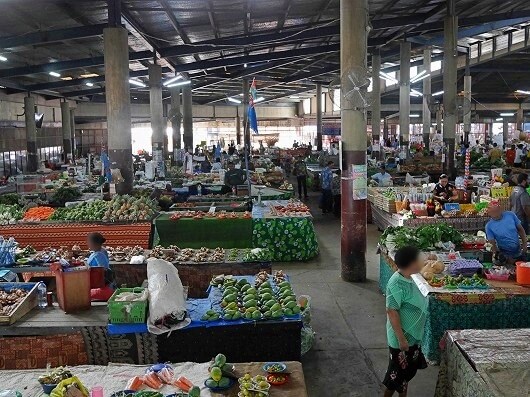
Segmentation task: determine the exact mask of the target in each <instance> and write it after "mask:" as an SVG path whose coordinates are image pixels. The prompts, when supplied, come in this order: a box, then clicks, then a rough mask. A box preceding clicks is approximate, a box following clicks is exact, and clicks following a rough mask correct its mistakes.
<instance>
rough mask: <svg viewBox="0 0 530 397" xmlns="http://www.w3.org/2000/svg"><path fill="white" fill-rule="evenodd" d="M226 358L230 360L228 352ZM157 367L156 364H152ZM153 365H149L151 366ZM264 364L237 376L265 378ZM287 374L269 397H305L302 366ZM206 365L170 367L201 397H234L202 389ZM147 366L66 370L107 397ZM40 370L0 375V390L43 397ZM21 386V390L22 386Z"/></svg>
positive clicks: (241, 368) (246, 365)
mask: <svg viewBox="0 0 530 397" xmlns="http://www.w3.org/2000/svg"><path fill="white" fill-rule="evenodd" d="M226 353H227V358H228V359H229V360H230V358H231V357H230V355H229V352H226ZM153 363H157V362H153ZM150 364H152V363H150ZM264 364H265V362H243V363H237V364H235V365H236V375H238V376H243V375H244V374H245V373H249V374H251V375H253V376H254V375H265V372H264V371H263V369H262V367H263V365H264ZM286 364H287V368H288V370H289V372H291V374H290V376H289V381H288V382H287V383H286V384H285V385H282V386H279V387H275V386H272V387H271V389H270V392H269V396H270V397H280V396H283V397H307V390H306V386H305V379H304V373H303V370H302V364H301V363H300V362H297V361H288V362H286ZM208 365H209V363H208V362H205V363H200V364H199V363H196V362H181V363H172V364H171V366H172V367H173V369H174V371H175V375H176V376H181V375H182V376H185V377H186V378H188V379H189V380H190V381H191V382H192V383H193V384H194V385H197V386H199V387H200V388H201V397H209V396H211V397H215V396H227V397H236V396H237V393H238V391H239V388H238V386H237V383H236V385H234V386H233V387H232V388H231V389H230V390H229V391H228V392H224V393H222V394H218V393H213V392H210V390H209V389H207V388H206V387H205V386H204V381H205V380H206V379H207V378H208ZM146 367H147V366H146V365H141V366H139V365H130V364H117V363H109V365H108V366H99V365H80V366H74V367H71V368H69V369H70V371H71V372H72V374H74V375H75V376H77V377H78V378H79V379H80V380H81V382H82V383H83V384H84V386H85V387H87V388H88V389H89V390H90V389H91V388H92V387H94V386H101V387H103V390H104V395H105V396H106V397H107V396H110V395H111V393H113V392H116V391H120V390H123V389H124V388H125V385H126V384H127V382H128V380H129V379H130V378H132V377H133V376H137V375H143V374H144V372H145V370H146ZM42 372H43V371H42V370H25V371H20V370H16V371H1V372H0V389H11V390H20V391H21V392H23V393H24V394H23V395H24V397H40V396H42V388H41V386H40V385H39V383H38V382H37V378H38V377H39V376H40V375H42ZM21 385H23V386H21ZM160 391H161V392H162V394H164V395H168V394H173V393H175V392H176V391H177V389H176V388H175V387H173V386H163V388H162V389H160Z"/></svg>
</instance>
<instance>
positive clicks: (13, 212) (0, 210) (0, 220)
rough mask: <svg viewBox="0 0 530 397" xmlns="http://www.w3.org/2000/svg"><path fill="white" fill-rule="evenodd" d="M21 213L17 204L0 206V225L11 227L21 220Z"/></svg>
mask: <svg viewBox="0 0 530 397" xmlns="http://www.w3.org/2000/svg"><path fill="white" fill-rule="evenodd" d="M22 215H23V211H22V209H20V207H19V206H18V204H14V205H9V204H0V225H12V224H15V223H17V221H18V220H20V219H22Z"/></svg>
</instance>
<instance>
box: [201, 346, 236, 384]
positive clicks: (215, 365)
mask: <svg viewBox="0 0 530 397" xmlns="http://www.w3.org/2000/svg"><path fill="white" fill-rule="evenodd" d="M209 372H210V377H209V378H208V379H206V381H205V382H204V384H205V385H206V387H208V388H209V389H212V390H215V389H228V388H229V387H230V386H231V385H232V383H233V382H232V380H231V379H230V378H229V376H234V375H233V372H234V366H233V365H232V364H228V363H227V362H226V356H225V355H224V354H218V355H217V356H215V358H214V359H213V361H212V362H211V364H210V368H209Z"/></svg>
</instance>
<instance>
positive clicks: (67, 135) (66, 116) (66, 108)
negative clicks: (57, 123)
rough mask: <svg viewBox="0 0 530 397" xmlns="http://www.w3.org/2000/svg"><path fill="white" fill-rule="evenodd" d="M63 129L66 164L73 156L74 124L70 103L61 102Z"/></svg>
mask: <svg viewBox="0 0 530 397" xmlns="http://www.w3.org/2000/svg"><path fill="white" fill-rule="evenodd" d="M61 129H62V131H63V153H64V162H65V163H66V162H67V161H68V157H71V156H72V131H71V129H72V123H71V122H70V105H69V104H68V102H66V101H65V102H61Z"/></svg>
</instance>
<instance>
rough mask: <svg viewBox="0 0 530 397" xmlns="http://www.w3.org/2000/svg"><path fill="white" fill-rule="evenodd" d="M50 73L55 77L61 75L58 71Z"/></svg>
mask: <svg viewBox="0 0 530 397" xmlns="http://www.w3.org/2000/svg"><path fill="white" fill-rule="evenodd" d="M49 75H50V76H53V77H61V75H60V74H59V73H57V72H50V73H49Z"/></svg>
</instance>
